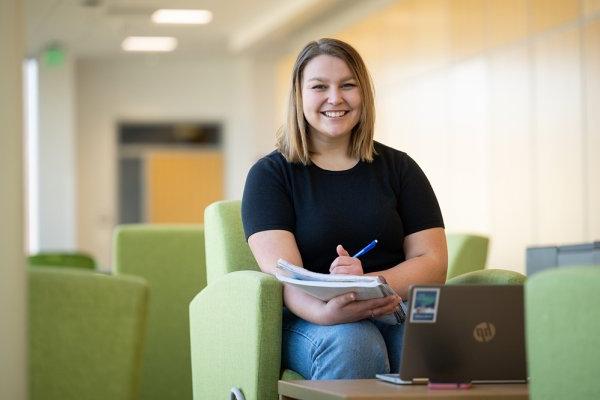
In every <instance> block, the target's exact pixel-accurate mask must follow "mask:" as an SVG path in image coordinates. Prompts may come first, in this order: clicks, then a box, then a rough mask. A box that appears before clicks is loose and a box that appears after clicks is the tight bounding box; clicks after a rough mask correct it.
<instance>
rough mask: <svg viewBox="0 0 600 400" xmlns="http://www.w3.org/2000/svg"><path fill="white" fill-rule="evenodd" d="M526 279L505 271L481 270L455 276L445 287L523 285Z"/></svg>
mask: <svg viewBox="0 0 600 400" xmlns="http://www.w3.org/2000/svg"><path fill="white" fill-rule="evenodd" d="M526 280H527V277H526V276H525V275H523V274H520V273H518V272H515V271H510V270H507V269H495V268H489V269H482V270H479V271H472V272H467V273H466V274H462V275H458V276H455V277H454V278H450V279H448V280H447V281H446V285H523V284H524V283H525V281H526Z"/></svg>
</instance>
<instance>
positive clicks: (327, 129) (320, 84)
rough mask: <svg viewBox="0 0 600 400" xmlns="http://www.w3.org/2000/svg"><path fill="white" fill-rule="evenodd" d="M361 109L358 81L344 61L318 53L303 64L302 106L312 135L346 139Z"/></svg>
mask: <svg viewBox="0 0 600 400" xmlns="http://www.w3.org/2000/svg"><path fill="white" fill-rule="evenodd" d="M361 109H362V99H361V94H360V89H359V87H358V81H357V80H356V78H355V77H354V75H353V74H352V71H351V70H350V68H349V67H348V65H347V64H346V62H345V61H343V60H342V59H340V58H338V57H333V56H329V55H320V56H317V57H315V58H313V59H312V60H310V61H309V62H308V63H307V64H306V66H305V67H304V71H303V74H302V110H303V112H304V117H305V118H306V121H308V124H309V126H310V135H311V137H312V138H313V139H317V140H326V141H330V140H331V139H345V140H347V139H349V138H350V135H351V132H352V128H354V126H356V124H357V123H358V121H359V119H360V114H361Z"/></svg>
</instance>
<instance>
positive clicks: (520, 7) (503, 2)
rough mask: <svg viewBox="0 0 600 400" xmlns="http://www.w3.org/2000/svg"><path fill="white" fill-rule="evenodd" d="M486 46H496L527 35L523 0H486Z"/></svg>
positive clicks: (525, 7)
mask: <svg viewBox="0 0 600 400" xmlns="http://www.w3.org/2000/svg"><path fill="white" fill-rule="evenodd" d="M487 4H488V5H487V7H488V9H487V14H486V15H487V18H486V19H487V23H486V26H487V28H486V29H487V32H488V46H487V47H496V46H500V45H504V44H507V43H510V42H514V41H517V40H519V39H523V38H525V37H526V36H527V4H526V1H525V0H488V3H487Z"/></svg>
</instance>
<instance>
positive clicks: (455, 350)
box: [377, 285, 527, 384]
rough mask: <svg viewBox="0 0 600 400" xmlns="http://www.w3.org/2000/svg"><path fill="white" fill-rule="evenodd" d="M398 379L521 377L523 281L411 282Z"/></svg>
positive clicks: (493, 379) (524, 369) (493, 380)
mask: <svg viewBox="0 0 600 400" xmlns="http://www.w3.org/2000/svg"><path fill="white" fill-rule="evenodd" d="M409 298H410V301H409V306H408V310H409V312H408V318H407V320H406V322H405V326H404V339H403V347H402V357H401V360H400V373H399V374H379V375H377V377H378V378H380V379H382V380H385V381H389V382H392V383H398V384H412V383H427V382H429V383H430V384H431V383H435V384H438V383H439V384H445V383H448V384H470V383H500V382H506V383H517V382H526V381H527V367H526V357H525V331H524V325H525V324H524V304H523V286H521V285H450V286H440V285H438V286H413V287H411V289H410V296H409Z"/></svg>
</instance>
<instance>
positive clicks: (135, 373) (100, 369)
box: [28, 268, 148, 400]
mask: <svg viewBox="0 0 600 400" xmlns="http://www.w3.org/2000/svg"><path fill="white" fill-rule="evenodd" d="M28 277H29V292H28V296H29V316H28V317H29V398H30V399H31V400H76V399H77V400H80V399H87V400H105V399H111V400H134V399H135V400H137V399H138V396H139V378H140V371H141V362H142V357H141V355H142V343H143V335H144V331H145V327H146V326H145V323H146V306H147V299H148V286H147V284H146V283H145V282H144V281H143V279H140V278H136V277H125V276H123V277H116V276H109V275H103V274H97V273H93V272H89V271H80V270H76V269H72V268H70V269H66V268H61V269H54V268H30V269H29V270H28Z"/></svg>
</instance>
